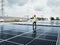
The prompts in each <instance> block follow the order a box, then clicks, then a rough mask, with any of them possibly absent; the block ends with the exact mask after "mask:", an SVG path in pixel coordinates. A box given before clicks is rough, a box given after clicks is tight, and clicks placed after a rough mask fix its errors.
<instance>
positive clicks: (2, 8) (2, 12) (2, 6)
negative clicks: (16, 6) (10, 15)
mask: <svg viewBox="0 0 60 45" xmlns="http://www.w3.org/2000/svg"><path fill="white" fill-rule="evenodd" d="M1 15H2V16H4V3H3V0H1Z"/></svg>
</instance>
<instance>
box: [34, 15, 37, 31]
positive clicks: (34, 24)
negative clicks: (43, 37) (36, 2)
mask: <svg viewBox="0 0 60 45" xmlns="http://www.w3.org/2000/svg"><path fill="white" fill-rule="evenodd" d="M36 20H37V18H36V15H34V17H33V30H34V31H35V30H36Z"/></svg>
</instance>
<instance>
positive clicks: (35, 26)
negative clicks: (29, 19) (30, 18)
mask: <svg viewBox="0 0 60 45" xmlns="http://www.w3.org/2000/svg"><path fill="white" fill-rule="evenodd" d="M35 30H36V22H35Z"/></svg>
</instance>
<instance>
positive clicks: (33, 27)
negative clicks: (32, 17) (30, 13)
mask: <svg viewBox="0 0 60 45" xmlns="http://www.w3.org/2000/svg"><path fill="white" fill-rule="evenodd" d="M33 30H34V22H33Z"/></svg>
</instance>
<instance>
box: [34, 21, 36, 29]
mask: <svg viewBox="0 0 60 45" xmlns="http://www.w3.org/2000/svg"><path fill="white" fill-rule="evenodd" d="M33 30H36V22H33Z"/></svg>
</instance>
